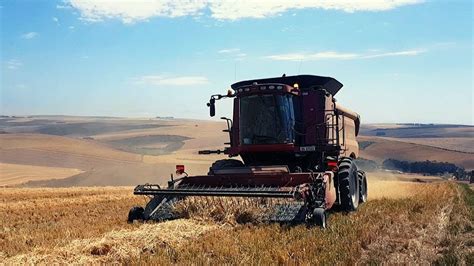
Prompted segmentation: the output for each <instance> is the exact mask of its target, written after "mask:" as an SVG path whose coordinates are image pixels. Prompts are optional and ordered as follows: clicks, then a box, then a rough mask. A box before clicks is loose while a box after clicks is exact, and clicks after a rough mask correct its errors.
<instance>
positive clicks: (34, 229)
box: [0, 174, 473, 264]
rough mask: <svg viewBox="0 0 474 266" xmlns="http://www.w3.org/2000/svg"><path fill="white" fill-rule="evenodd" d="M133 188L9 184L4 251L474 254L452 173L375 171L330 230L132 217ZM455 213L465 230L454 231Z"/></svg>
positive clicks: (75, 257)
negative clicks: (449, 178)
mask: <svg viewBox="0 0 474 266" xmlns="http://www.w3.org/2000/svg"><path fill="white" fill-rule="evenodd" d="M382 175H383V174H380V175H379V176H381V177H382ZM411 178H412V177H406V179H407V180H410V179H411ZM132 189H133V188H132V187H102V188H98V187H95V188H58V189H53V188H3V189H0V219H1V224H2V229H1V231H0V250H1V253H0V260H3V261H4V262H5V263H6V264H19V263H45V264H49V263H80V264H83V263H111V262H119V263H132V264H135V263H151V264H163V263H165V264H167V263H178V264H189V263H191V262H194V263H198V264H201V263H204V264H215V263H219V264H220V263H227V264H229V263H230V264H269V263H283V264H313V263H326V264H328V263H329V264H332V263H336V262H339V263H341V262H342V263H370V262H375V263H381V262H385V263H387V262H388V263H429V262H434V261H436V260H443V259H444V258H445V257H446V256H445V255H444V254H445V253H446V254H448V255H449V256H448V258H451V257H454V258H456V259H457V261H463V262H467V261H469V259H471V260H472V241H471V242H466V241H468V240H467V239H470V238H469V236H472V226H473V225H472V220H469V219H468V218H469V209H468V208H467V207H466V205H465V204H464V203H463V200H462V191H461V189H460V188H458V186H457V185H454V184H452V183H449V182H436V183H414V182H409V181H400V180H394V179H393V178H392V179H391V180H387V178H386V177H384V178H383V179H382V180H380V179H377V178H371V179H370V182H369V197H370V201H369V202H368V203H366V204H365V205H363V206H361V207H360V209H359V210H358V211H357V212H354V213H350V214H344V213H331V215H330V218H329V223H330V227H329V228H328V229H326V230H322V229H320V228H314V227H312V228H307V227H306V226H304V225H298V226H285V225H278V224H257V225H255V224H239V223H235V222H232V221H229V220H224V221H222V220H219V221H216V220H212V219H209V218H208V217H207V218H206V217H205V216H207V214H203V215H202V216H200V214H199V213H197V214H195V215H193V217H192V218H190V219H179V220H174V221H167V222H163V223H146V224H143V223H139V222H136V223H134V224H127V223H126V221H125V220H126V215H127V212H128V209H129V208H130V206H133V205H137V204H138V205H143V204H144V203H145V200H146V199H145V198H143V197H138V196H133V194H132ZM387 191H390V192H389V193H387ZM471 192H472V191H471ZM454 210H455V211H456V212H454ZM227 211H230V210H229V209H228V210H227ZM232 211H234V210H232ZM471 212H472V209H471ZM227 215H228V216H229V215H230V216H229V217H232V213H230V214H229V213H228V214H227ZM471 215H472V214H471ZM466 217H467V218H466ZM451 221H455V222H456V223H455V224H456V226H457V228H458V229H456V230H457V231H456V232H458V234H454V233H450V230H451V229H450V226H452V224H453V223H452V222H451ZM469 234H470V235H469ZM454 238H455V239H456V241H454V240H453V239H454ZM458 238H459V239H458ZM471 239H472V238H471ZM463 241H464V242H463ZM466 243H468V244H469V243H470V245H471V246H469V245H465V244H466ZM460 246H462V248H461V249H459V247H460ZM454 248H456V249H454ZM450 250H451V251H452V250H455V251H452V252H450ZM453 254H454V255H453ZM469 254H471V255H469ZM469 256H471V257H469Z"/></svg>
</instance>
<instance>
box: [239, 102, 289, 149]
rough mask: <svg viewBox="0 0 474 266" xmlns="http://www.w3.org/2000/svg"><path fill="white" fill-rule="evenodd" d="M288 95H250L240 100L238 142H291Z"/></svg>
mask: <svg viewBox="0 0 474 266" xmlns="http://www.w3.org/2000/svg"><path fill="white" fill-rule="evenodd" d="M294 123H295V119H294V111H293V100H292V96H291V95H273V94H264V95H251V96H246V97H242V98H241V99H240V143H242V144H276V143H293V142H294V131H293V127H294Z"/></svg>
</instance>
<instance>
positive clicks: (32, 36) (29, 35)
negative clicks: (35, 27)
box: [21, 31, 39, 40]
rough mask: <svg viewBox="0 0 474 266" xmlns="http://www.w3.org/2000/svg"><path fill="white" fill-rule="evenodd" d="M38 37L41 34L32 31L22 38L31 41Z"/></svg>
mask: <svg viewBox="0 0 474 266" xmlns="http://www.w3.org/2000/svg"><path fill="white" fill-rule="evenodd" d="M38 35H39V33H37V32H34V31H31V32H27V33H24V34H22V35H21V38H23V39H26V40H29V39H33V38H35V37H36V36H38Z"/></svg>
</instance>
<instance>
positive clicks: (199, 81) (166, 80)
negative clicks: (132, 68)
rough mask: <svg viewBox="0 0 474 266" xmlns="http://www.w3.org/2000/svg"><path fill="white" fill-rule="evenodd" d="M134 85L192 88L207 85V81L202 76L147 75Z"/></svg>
mask: <svg viewBox="0 0 474 266" xmlns="http://www.w3.org/2000/svg"><path fill="white" fill-rule="evenodd" d="M136 83H138V84H146V85H154V86H193V85H204V84H208V83H209V80H208V79H207V78H206V77H203V76H181V77H167V76H164V75H149V76H142V77H140V78H138V79H137V82H136Z"/></svg>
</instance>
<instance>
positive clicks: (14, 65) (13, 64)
mask: <svg viewBox="0 0 474 266" xmlns="http://www.w3.org/2000/svg"><path fill="white" fill-rule="evenodd" d="M6 66H7V68H8V69H11V70H15V69H18V68H20V67H21V66H23V63H22V62H21V61H20V60H18V59H10V60H8V61H7V62H6Z"/></svg>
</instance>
